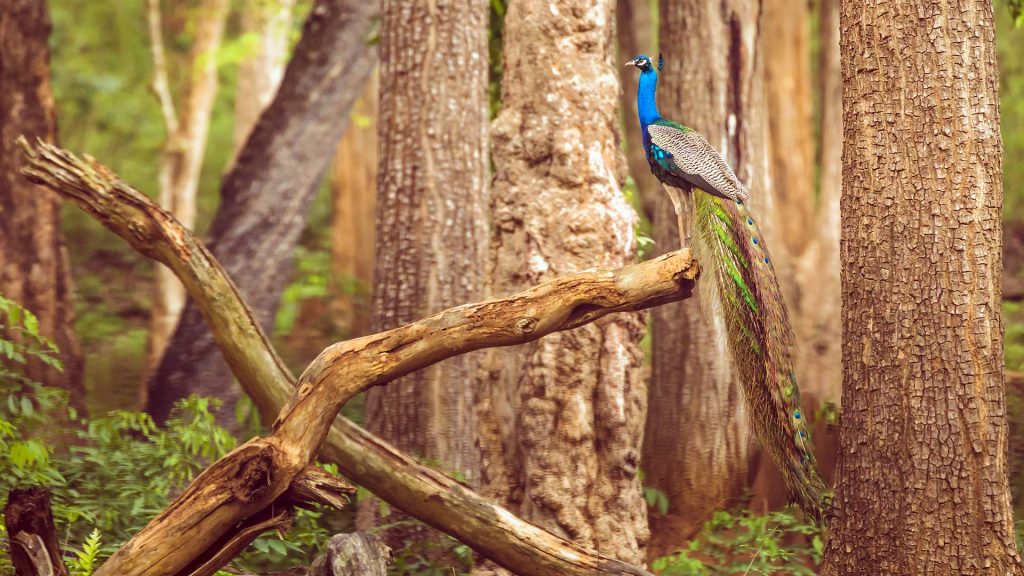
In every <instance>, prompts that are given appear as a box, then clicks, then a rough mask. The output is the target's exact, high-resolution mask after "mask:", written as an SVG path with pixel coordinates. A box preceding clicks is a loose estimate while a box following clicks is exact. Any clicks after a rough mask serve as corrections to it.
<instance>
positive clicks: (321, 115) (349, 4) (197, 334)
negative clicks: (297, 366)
mask: <svg viewBox="0 0 1024 576" xmlns="http://www.w3.org/2000/svg"><path fill="white" fill-rule="evenodd" d="M378 8H379V5H378V4H377V3H376V2H373V1H364V0H317V2H316V3H315V4H314V6H313V8H312V9H311V11H310V13H309V17H308V18H307V19H306V24H305V27H304V30H303V34H302V39H301V40H300V41H299V44H298V46H296V48H295V52H294V55H293V56H292V59H291V61H290V62H289V64H288V68H287V70H286V71H285V77H284V80H283V81H282V86H281V89H280V90H279V91H278V94H277V96H276V97H275V98H274V101H273V102H272V103H271V104H270V106H269V107H268V108H267V110H265V111H264V113H263V114H262V115H261V116H260V120H259V122H257V124H256V127H255V128H254V129H253V132H252V134H251V135H250V136H249V140H248V141H247V142H246V145H245V148H244V149H243V150H242V152H241V153H240V154H239V156H238V159H237V161H236V162H235V165H234V167H233V168H232V170H231V172H230V173H229V174H228V176H227V177H226V178H225V179H224V183H223V184H222V185H221V205H220V208H219V209H218V210H217V214H216V216H215V217H214V220H213V224H212V225H211V227H210V232H209V241H210V249H211V250H212V251H213V253H214V254H215V255H217V257H218V259H220V261H221V263H222V264H223V265H224V267H225V268H226V269H227V270H228V272H229V273H230V274H231V278H232V279H233V280H234V281H235V283H236V284H237V286H238V288H239V290H241V292H242V294H243V295H244V296H245V298H246V301H247V302H248V303H249V305H250V306H251V307H252V310H253V313H254V314H255V315H256V319H257V320H258V322H259V323H260V325H261V326H262V327H264V328H265V329H266V328H269V327H270V323H271V320H272V319H273V318H274V313H275V312H276V310H277V304H278V301H279V299H280V296H281V291H282V290H283V289H284V286H285V284H286V282H287V279H288V277H289V271H290V270H291V257H292V253H293V252H294V249H295V245H296V243H297V242H298V238H299V233H300V232H301V231H302V229H303V228H304V227H305V224H306V214H307V209H308V207H309V204H310V203H311V202H312V200H313V197H314V196H315V195H316V187H317V184H318V183H319V181H320V176H321V175H322V174H323V172H324V170H325V169H326V166H327V163H328V162H329V161H330V157H331V154H330V152H329V151H330V150H333V148H334V146H335V145H336V144H337V142H338V140H339V139H340V138H341V134H342V133H343V132H344V130H345V126H346V124H347V122H348V117H349V111H350V110H351V108H352V103H353V102H355V100H356V98H357V97H358V95H359V92H360V86H361V85H362V83H363V82H364V81H365V80H366V78H367V77H368V76H369V74H370V72H371V70H372V69H373V65H374V63H375V62H376V59H377V54H376V51H375V50H374V49H373V48H372V47H370V46H367V42H366V35H367V33H368V32H369V30H370V27H371V19H372V18H373V17H374V16H375V15H376V14H377V12H378ZM193 392H194V393H197V394H203V395H206V396H216V397H218V398H221V399H223V400H224V401H225V403H226V405H227V406H228V409H226V410H222V411H221V415H222V419H221V422H222V423H224V424H228V425H234V418H233V416H232V411H231V410H230V406H231V405H232V404H233V403H234V402H235V401H236V400H237V398H238V396H239V394H240V391H239V390H238V388H237V387H234V386H232V385H231V371H230V370H229V369H228V367H227V365H226V364H225V363H224V361H223V359H222V358H221V356H220V352H219V351H218V350H217V346H216V344H215V343H214V340H213V337H212V336H211V334H210V332H209V329H208V328H207V327H206V325H205V324H204V323H203V318H202V315H201V314H200V312H199V310H198V308H196V307H195V306H194V305H191V304H190V305H188V306H186V308H185V312H184V314H183V316H182V319H181V322H179V324H178V328H177V329H176V330H175V333H174V337H173V338H172V339H171V343H170V345H169V346H168V348H167V351H166V352H165V354H164V357H163V358H162V359H161V362H160V367H159V369H158V370H157V372H156V374H155V375H154V376H153V378H152V379H151V380H150V383H149V397H150V401H149V408H148V411H149V412H150V413H151V414H152V415H153V416H154V418H156V419H157V420H161V421H162V420H163V419H165V418H166V417H167V414H168V413H169V412H170V409H171V408H172V407H173V405H174V402H175V401H176V400H178V399H179V398H184V397H185V396H188V395H189V394H190V393H193ZM225 416H226V417H225Z"/></svg>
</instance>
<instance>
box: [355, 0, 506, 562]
mask: <svg viewBox="0 0 1024 576" xmlns="http://www.w3.org/2000/svg"><path fill="white" fill-rule="evenodd" d="M488 13H489V11H488V4H487V2H486V1H485V0H451V1H447V2H438V3H436V4H433V5H430V4H426V3H411V4H410V3H408V2H402V1H398V0H385V2H384V7H383V15H384V18H383V29H382V31H381V65H380V113H379V116H378V119H379V120H378V123H377V124H378V137H379V140H380V143H379V150H380V161H379V175H378V178H377V182H378V185H377V190H378V192H377V198H378V199H377V231H378V234H377V244H376V246H377V261H376V264H375V279H374V286H373V321H372V331H373V332H379V331H382V330H387V329H390V328H394V327H395V326H399V325H401V324H404V323H407V322H410V321H412V320H414V319H416V318H419V317H422V316H426V315H428V314H432V313H434V312H437V311H439V310H442V309H444V308H446V307H449V306H452V305H455V304H461V303H464V302H470V301H473V300H476V299H479V298H480V296H481V294H482V291H483V271H484V269H485V266H486V261H487V243H488V218H487V209H488V204H489V203H488V188H489V182H488V161H489V156H488V153H487V150H488V146H487V144H488V143H487V132H488V131H487V124H488V102H487V81H488V62H487V59H486V58H485V57H484V55H485V54H487V20H488ZM477 366H478V363H477V356H476V355H472V354H471V355H467V356H459V357H458V358H453V359H451V360H448V361H446V362H442V363H440V364H437V365H436V366H432V367H430V368H428V369H426V370H423V371H421V372H417V373H416V374H413V375H410V376H408V377H406V378H403V379H401V380H398V381H395V382H392V383H390V384H388V385H387V386H386V387H383V388H376V389H373V390H371V391H370V392H369V393H368V394H367V396H366V427H367V429H368V430H370V431H371V432H373V433H375V434H378V435H379V436H381V437H382V438H384V439H386V440H388V441H390V442H392V443H394V444H395V445H396V446H398V448H400V449H401V450H403V451H405V452H407V453H409V454H411V455H412V456H413V457H417V458H422V459H424V461H425V462H429V463H431V464H432V465H433V466H436V467H439V468H441V469H442V470H445V471H446V472H449V473H455V474H457V475H461V476H462V477H463V478H465V479H466V481H467V482H468V483H469V484H470V485H476V484H477V482H478V478H479V467H480V464H479V457H478V452H477V446H476V439H477V434H476V418H475V415H474V410H473V404H474V393H473V389H472V388H471V387H468V386H466V384H467V383H468V382H471V381H473V380H474V379H475V378H476V372H477ZM377 508H378V507H377V505H376V502H374V501H367V502H366V503H365V504H364V505H363V506H362V507H361V509H360V512H361V516H362V522H363V523H364V524H367V525H368V524H370V523H371V522H372V517H373V516H374V515H375V513H376V510H377ZM393 520H394V518H389V519H388V522H392V521H393ZM366 527H367V528H368V527H369V526H366ZM416 532H418V530H416V529H415V528H412V529H410V528H409V527H401V528H396V529H393V530H390V531H389V532H388V543H389V544H390V545H392V546H401V545H403V541H406V540H411V539H415V538H417V537H416V536H413V533H416Z"/></svg>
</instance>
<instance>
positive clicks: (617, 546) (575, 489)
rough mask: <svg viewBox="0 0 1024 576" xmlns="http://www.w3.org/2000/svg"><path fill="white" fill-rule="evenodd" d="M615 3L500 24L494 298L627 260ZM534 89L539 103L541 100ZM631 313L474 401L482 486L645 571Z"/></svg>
mask: <svg viewBox="0 0 1024 576" xmlns="http://www.w3.org/2000/svg"><path fill="white" fill-rule="evenodd" d="M614 19H615V13H614V2H612V1H611V0H601V1H598V2H592V1H590V0H586V1H583V0H556V1H555V2H548V1H540V0H526V1H522V2H514V3H510V5H509V8H508V12H507V14H506V15H505V36H504V37H505V46H504V52H505V69H504V76H503V79H502V108H501V112H500V113H499V115H498V118H497V119H496V120H495V122H494V124H493V126H492V130H493V132H492V134H493V140H492V145H493V146H494V154H493V158H494V166H495V171H496V175H495V180H494V184H493V188H492V194H493V198H494V201H493V206H494V207H493V218H494V225H493V226H494V232H493V240H492V242H493V245H492V258H493V261H492V264H491V271H490V278H489V281H490V282H491V285H490V286H489V289H490V291H491V293H492V294H494V295H507V294H510V293H511V292H513V291H515V290H519V289H522V288H523V287H525V286H528V285H531V284H534V283H536V282H539V281H542V280H544V279H547V278H551V277H554V276H556V275H559V274H565V273H569V272H573V271H577V270H582V269H586V268H591V267H594V266H618V265H621V264H623V263H625V262H629V261H631V260H633V258H634V250H635V243H634V238H633V225H634V222H635V219H636V214H635V213H634V212H633V210H632V209H631V208H630V206H629V205H628V204H627V203H626V201H625V199H624V197H623V195H622V192H621V190H620V188H619V182H620V181H619V176H620V175H621V174H622V171H621V167H622V165H623V164H624V162H622V159H621V153H620V152H619V150H618V148H617V146H616V137H615V132H616V123H617V119H618V114H617V110H616V108H617V104H618V88H619V86H618V70H617V69H616V68H615V67H614V64H613V62H612V56H614V54H615V51H614ZM538 95H544V97H538ZM642 335H643V323H642V321H641V317H640V316H639V315H629V314H626V315H620V316H616V317H614V318H608V319H606V320H604V321H601V322H597V323H595V324H593V325H590V326H587V327H585V328H583V329H581V330H577V331H575V332H572V333H561V334H557V335H554V336H551V337H549V338H545V339H544V340H543V341H541V342H538V343H536V344H533V345H530V346H527V347H525V348H523V349H519V350H513V351H508V352H498V353H495V354H493V356H492V357H491V358H489V359H488V361H487V371H486V374H485V379H484V383H483V388H482V391H481V392H482V397H481V403H480V405H479V407H480V411H481V419H482V424H483V426H482V432H481V435H482V439H481V446H482V449H483V458H484V461H483V471H484V480H485V491H487V492H488V493H489V494H490V495H492V496H493V497H495V498H496V499H498V501H499V502H504V503H507V505H508V506H510V507H511V508H512V509H513V510H515V511H517V513H518V514H519V515H521V516H522V517H524V518H527V519H529V520H530V521H532V522H535V523H537V524H538V525H540V526H542V527H544V528H547V529H548V530H551V531H553V532H554V533H556V534H559V535H561V536H563V537H566V538H571V539H573V540H576V541H578V542H581V543H583V544H584V545H587V546H593V547H595V548H597V549H599V550H601V552H602V553H604V554H607V555H609V556H613V557H616V558H620V559H622V560H625V561H627V562H641V561H643V558H644V555H643V549H644V546H645V545H646V541H647V522H646V518H645V514H644V504H643V500H642V498H641V486H640V482H639V479H638V477H637V469H638V465H639V452H640V446H639V442H640V437H641V434H642V427H643V420H644V413H645V408H646V399H647V392H646V389H645V385H644V381H643V378H642V376H641V369H640V360H641V352H640V349H639V346H638V344H639V341H640V338H641V337H642Z"/></svg>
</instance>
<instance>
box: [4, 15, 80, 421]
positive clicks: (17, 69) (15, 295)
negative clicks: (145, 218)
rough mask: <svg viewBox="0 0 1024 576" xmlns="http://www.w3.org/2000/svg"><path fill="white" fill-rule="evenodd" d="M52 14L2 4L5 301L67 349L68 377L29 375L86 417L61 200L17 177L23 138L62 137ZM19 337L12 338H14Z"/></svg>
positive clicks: (41, 369) (35, 367)
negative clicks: (53, 76) (53, 75)
mask: <svg viewBox="0 0 1024 576" xmlns="http://www.w3.org/2000/svg"><path fill="white" fill-rule="evenodd" d="M50 28H51V25H50V16H49V13H48V12H47V10H46V2H45V1H44V0H5V1H4V2H3V3H0V57H2V58H3V64H2V65H0V86H2V87H3V89H2V90H0V296H3V297H5V298H8V299H10V300H13V301H15V302H17V303H19V304H21V305H22V306H24V307H25V308H27V309H28V310H29V311H31V312H32V313H34V314H35V315H36V316H37V317H38V318H39V332H40V333H41V334H43V335H44V336H46V337H47V338H49V339H51V340H52V341H53V342H54V343H56V344H57V346H58V347H59V348H60V360H61V362H62V363H63V364H64V370H63V372H60V371H57V370H54V369H53V368H51V367H49V366H47V365H45V364H43V363H42V362H39V361H37V360H34V359H33V360H30V361H29V363H28V365H27V366H26V367H25V372H26V375H27V376H28V377H29V378H32V379H33V380H36V381H38V382H42V383H43V384H46V385H48V386H57V387H61V388H64V389H65V390H67V391H68V393H69V395H70V401H71V405H72V406H74V407H75V408H76V409H78V410H79V412H80V413H82V414H84V411H85V386H84V383H83V380H82V374H83V370H82V368H83V367H82V357H81V352H80V350H79V348H78V339H77V338H76V337H75V332H74V308H73V306H72V302H71V296H72V292H73V288H72V285H71V270H70V266H69V262H68V255H67V250H66V249H65V246H64V238H63V235H62V234H61V231H60V200H59V199H58V197H57V195H55V194H53V193H52V192H50V191H48V190H45V189H42V188H40V187H39V186H36V185H35V184H32V183H31V182H29V181H28V180H26V179H25V178H24V177H23V176H22V175H21V174H19V173H18V170H19V168H20V167H21V166H22V165H23V162H22V157H21V154H20V153H19V151H18V149H17V147H16V146H15V144H14V142H15V140H16V139H17V138H18V137H19V136H22V135H24V136H26V137H28V138H32V139H35V138H40V139H42V140H44V141H47V142H53V141H54V140H56V138H57V129H56V123H55V120H54V110H53V97H52V95H51V90H50V50H49V44H48V43H49V39H50ZM11 336H13V335H7V337H11Z"/></svg>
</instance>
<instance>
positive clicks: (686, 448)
mask: <svg viewBox="0 0 1024 576" xmlns="http://www.w3.org/2000/svg"><path fill="white" fill-rule="evenodd" d="M660 9H661V15H660V27H661V40H660V44H661V46H662V52H663V53H664V55H665V68H664V70H663V72H662V74H661V80H660V89H659V96H660V106H661V111H662V113H663V114H665V116H666V117H667V118H671V119H674V120H676V121H677V122H680V123H682V124H684V125H686V126H689V127H691V128H693V129H695V130H698V131H700V132H701V133H703V134H704V135H705V136H707V138H708V140H709V141H710V142H711V144H712V145H713V146H715V147H716V148H717V149H718V150H719V151H720V152H722V155H723V157H724V158H725V159H726V161H728V162H729V164H730V165H731V166H732V167H733V169H734V170H735V171H736V174H737V175H738V176H739V178H740V179H741V180H743V181H744V182H745V183H747V185H748V186H749V187H750V189H751V193H752V196H751V200H750V202H751V204H752V206H753V210H754V211H755V213H757V214H759V215H760V219H761V221H762V222H763V223H764V227H765V228H766V230H765V234H766V236H769V242H768V245H769V246H771V247H772V248H773V252H772V254H773V257H774V256H775V251H774V247H775V246H776V245H778V246H779V247H780V248H782V246H781V239H779V240H776V241H772V240H771V239H772V238H778V235H777V234H773V232H774V228H775V227H774V226H772V225H771V215H772V212H771V208H772V206H771V204H770V202H771V190H770V189H769V187H768V186H769V179H768V166H769V157H768V148H767V132H766V117H765V114H766V110H765V98H764V87H763V77H764V76H763V75H764V72H763V65H762V62H763V60H764V56H763V55H762V54H759V53H758V51H759V50H760V37H759V25H758V18H759V17H760V3H759V2H757V1H755V0H730V1H727V2H725V3H723V4H722V6H719V5H717V4H716V5H713V6H712V5H710V4H707V3H705V2H698V1H685V2H676V3H662V4H661V5H660ZM696 87H700V88H699V89H698V88H696ZM654 237H655V241H656V242H657V244H656V246H658V247H659V248H658V249H659V250H660V251H666V250H671V249H673V248H674V247H676V246H677V245H678V238H679V236H678V230H677V225H676V218H675V217H674V215H673V212H672V206H671V203H670V202H669V200H668V198H667V197H666V195H665V194H664V193H662V194H661V195H660V197H659V209H658V212H657V213H656V215H655V226H654ZM775 260H776V262H778V260H779V259H778V258H777V257H776V258H775ZM778 266H779V265H778V264H776V267H777V268H778ZM724 331H725V325H724V323H723V319H722V318H716V317H712V316H710V315H709V314H707V313H705V312H703V310H702V308H701V302H700V297H697V298H691V299H689V300H687V301H686V302H680V303H676V304H670V305H667V306H662V307H660V308H658V309H657V310H654V312H653V325H652V338H653V343H652V353H653V358H652V362H653V366H652V368H653V370H652V375H651V389H650V414H649V416H648V418H647V424H646V432H645V438H644V459H643V468H644V473H645V477H644V481H645V483H646V484H647V485H648V486H652V487H654V488H657V489H659V490H661V491H662V492H664V493H665V495H666V496H667V497H668V502H669V510H668V514H666V515H660V514H652V515H651V517H650V520H651V529H652V542H651V548H652V549H651V555H652V556H654V555H661V554H665V553H669V552H671V551H673V550H675V549H676V548H678V547H679V546H681V545H683V544H684V543H685V542H686V541H687V540H689V538H690V537H692V536H693V534H694V533H696V531H697V530H699V529H700V526H701V523H702V522H703V521H704V520H707V519H708V517H709V515H710V514H711V512H712V511H714V510H718V509H721V508H724V507H727V506H729V505H731V504H734V503H736V502H737V501H738V499H739V498H740V497H741V496H743V493H744V490H745V488H746V486H747V482H748V471H749V470H750V469H751V466H752V465H756V463H752V462H751V458H752V457H753V455H754V450H753V448H754V447H753V444H752V443H753V434H752V430H751V429H750V426H749V424H748V420H749V418H748V416H747V410H746V407H745V406H744V401H743V395H742V393H741V387H740V384H739V382H736V381H734V380H735V379H734V374H733V369H732V367H731V360H730V356H729V352H728V349H727V348H726V347H725V341H726V340H725V332H724Z"/></svg>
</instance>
